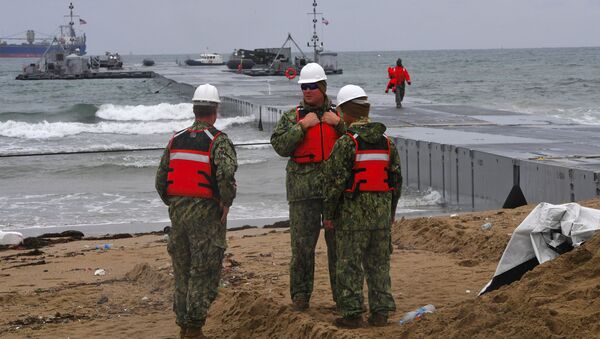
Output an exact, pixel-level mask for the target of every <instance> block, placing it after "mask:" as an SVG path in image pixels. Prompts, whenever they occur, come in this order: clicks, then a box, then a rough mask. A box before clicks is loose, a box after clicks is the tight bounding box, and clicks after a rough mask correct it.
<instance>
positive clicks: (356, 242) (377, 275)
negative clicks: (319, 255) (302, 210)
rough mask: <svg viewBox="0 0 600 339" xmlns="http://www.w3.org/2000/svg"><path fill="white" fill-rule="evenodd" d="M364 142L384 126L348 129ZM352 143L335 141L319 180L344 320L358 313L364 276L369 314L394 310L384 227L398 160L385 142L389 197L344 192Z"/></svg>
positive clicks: (393, 202)
mask: <svg viewBox="0 0 600 339" xmlns="http://www.w3.org/2000/svg"><path fill="white" fill-rule="evenodd" d="M348 130H349V132H351V133H358V135H359V138H362V139H363V140H364V141H366V142H367V143H374V142H376V141H377V140H380V139H379V138H381V137H382V135H383V132H385V126H384V125H383V124H380V123H370V122H369V120H368V118H361V119H360V120H358V121H356V122H354V123H352V124H351V125H350V126H349V127H348ZM355 147H356V146H355V143H354V141H353V140H352V138H351V137H350V136H348V135H344V136H342V137H341V138H340V139H338V141H337V142H336V144H335V146H334V148H333V151H332V153H331V156H330V158H329V160H328V161H327V162H326V163H325V175H326V176H327V178H329V179H330V180H329V181H328V185H327V187H326V191H325V219H327V220H333V221H334V227H335V237H336V239H335V241H336V246H337V258H338V262H337V266H336V274H337V287H338V293H339V294H338V309H339V310H340V312H341V313H342V316H344V317H354V316H357V315H360V314H362V313H363V312H364V310H363V292H362V289H363V280H364V276H365V273H366V278H367V284H368V290H369V310H370V312H371V313H372V314H374V313H378V314H382V315H384V316H387V314H388V313H389V312H390V311H394V310H395V309H396V305H395V303H394V299H393V297H392V294H391V281H390V272H389V271H390V254H391V252H392V247H391V238H390V225H391V217H392V215H393V214H394V213H395V211H396V206H397V204H398V199H400V189H401V187H402V177H401V172H400V156H399V155H398V151H397V150H396V146H395V145H394V143H393V142H392V141H391V140H390V148H391V149H390V179H391V185H392V187H393V188H394V189H395V190H394V191H392V192H354V193H350V192H344V190H345V189H346V187H347V185H348V183H349V182H352V168H353V166H354V157H355V153H356V148H355Z"/></svg>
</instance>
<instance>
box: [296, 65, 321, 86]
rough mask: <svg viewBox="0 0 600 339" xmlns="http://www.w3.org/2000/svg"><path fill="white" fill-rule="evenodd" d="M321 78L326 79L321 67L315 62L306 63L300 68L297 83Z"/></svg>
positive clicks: (305, 82)
mask: <svg viewBox="0 0 600 339" xmlns="http://www.w3.org/2000/svg"><path fill="white" fill-rule="evenodd" d="M321 80H327V76H326V75H325V70H324V69H323V67H321V65H319V64H317V63H316V62H311V63H309V64H306V66H304V67H302V70H300V80H298V83H299V84H310V83H313V82H319V81H321Z"/></svg>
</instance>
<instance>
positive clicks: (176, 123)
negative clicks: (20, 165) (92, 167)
mask: <svg viewBox="0 0 600 339" xmlns="http://www.w3.org/2000/svg"><path fill="white" fill-rule="evenodd" d="M252 121H254V116H238V117H232V118H219V120H217V122H216V123H215V127H217V128H218V129H220V130H226V129H227V128H228V127H230V126H233V125H241V124H246V123H249V122H252ZM190 123H191V119H186V120H173V121H144V122H139V121H133V122H116V121H101V122H98V123H95V124H84V123H80V122H48V121H42V122H36V123H27V122H22V121H13V120H9V121H6V122H0V136H4V137H9V138H23V139H50V138H62V137H66V136H72V135H77V134H82V133H94V134H128V135H149V134H162V133H172V132H174V131H178V130H181V129H184V128H186V127H188V126H189V125H190Z"/></svg>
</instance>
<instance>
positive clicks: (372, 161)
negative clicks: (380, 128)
mask: <svg viewBox="0 0 600 339" xmlns="http://www.w3.org/2000/svg"><path fill="white" fill-rule="evenodd" d="M347 134H348V135H349V136H350V137H351V138H352V140H354V144H355V145H356V155H355V157H354V167H353V168H352V180H351V181H350V182H349V184H348V186H347V187H346V192H357V191H358V192H388V191H391V190H393V188H392V187H391V186H390V183H389V167H390V140H389V139H388V138H387V136H385V135H384V136H383V137H382V138H381V139H380V140H379V141H378V142H377V143H376V144H369V143H367V142H365V141H364V140H362V139H361V138H359V137H358V134H352V133H347Z"/></svg>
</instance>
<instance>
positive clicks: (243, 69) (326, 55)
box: [227, 0, 343, 79]
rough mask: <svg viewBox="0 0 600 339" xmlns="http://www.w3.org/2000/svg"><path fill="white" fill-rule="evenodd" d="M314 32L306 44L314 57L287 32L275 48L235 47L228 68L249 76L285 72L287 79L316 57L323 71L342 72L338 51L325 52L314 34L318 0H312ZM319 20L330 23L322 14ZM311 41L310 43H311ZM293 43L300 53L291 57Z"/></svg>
mask: <svg viewBox="0 0 600 339" xmlns="http://www.w3.org/2000/svg"><path fill="white" fill-rule="evenodd" d="M308 14H312V16H313V19H312V22H313V35H312V37H311V42H308V43H307V44H306V45H307V46H308V47H312V48H313V59H312V60H311V59H310V58H308V57H307V56H306V55H305V54H304V52H303V51H302V49H301V48H300V46H298V44H297V43H296V41H294V39H293V38H292V35H291V34H290V33H288V36H287V38H286V40H285V42H284V43H283V45H282V46H281V47H280V48H279V49H277V48H258V49H255V50H247V49H236V50H234V52H233V54H232V55H231V56H230V58H229V61H228V62H227V68H229V69H230V70H232V71H236V72H239V73H242V74H246V75H251V76H264V75H285V76H286V77H287V78H289V79H293V78H294V77H295V76H296V75H297V74H298V73H299V72H300V70H301V69H302V67H304V65H306V64H307V63H310V62H313V60H314V61H316V62H317V63H319V64H320V65H321V66H322V67H323V69H324V70H325V73H326V74H342V73H343V70H342V69H341V68H338V63H337V53H335V52H325V51H324V46H323V42H322V41H320V39H319V36H318V35H317V23H318V22H319V20H318V19H317V14H322V13H318V12H317V1H316V0H313V11H312V13H308ZM320 22H321V24H323V25H329V21H328V20H326V19H325V18H321V21H320ZM311 43H312V45H311ZM292 44H293V45H294V46H295V47H296V48H297V49H298V52H299V53H300V56H295V57H294V58H293V59H292V48H291V45H292Z"/></svg>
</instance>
